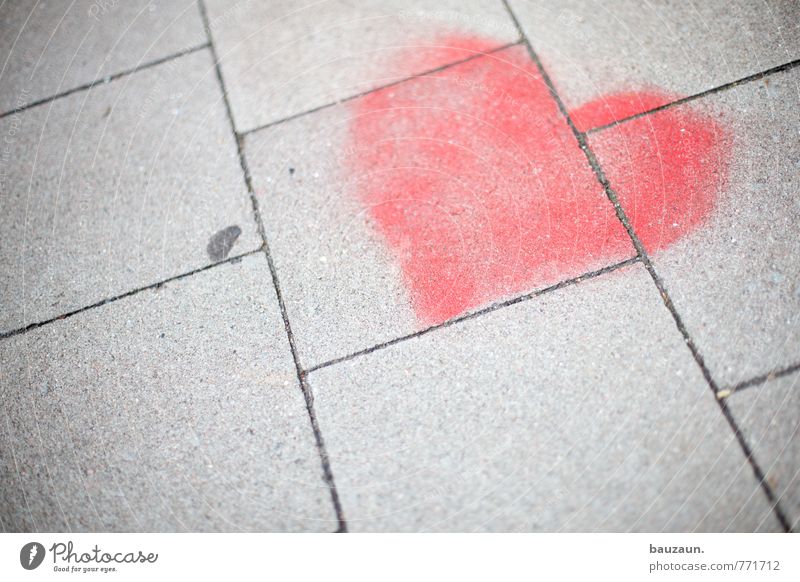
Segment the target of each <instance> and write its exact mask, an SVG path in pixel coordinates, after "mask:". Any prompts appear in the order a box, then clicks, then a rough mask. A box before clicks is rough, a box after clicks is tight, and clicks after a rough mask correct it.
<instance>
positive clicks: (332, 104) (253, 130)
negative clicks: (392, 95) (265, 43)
mask: <svg viewBox="0 0 800 582" xmlns="http://www.w3.org/2000/svg"><path fill="white" fill-rule="evenodd" d="M522 43H523V41H522V39H520V40H515V41H514V42H510V43H507V44H504V45H502V46H498V47H495V48H493V49H489V50H488V51H486V52H482V53H476V54H474V55H470V56H468V57H466V58H464V59H461V60H458V61H453V62H452V63H447V64H445V65H440V66H438V67H436V68H434V69H429V70H427V71H424V72H422V73H418V74H416V75H410V76H408V77H404V78H402V79H398V80H397V81H392V82H391V83H386V84H385V85H381V86H379V87H375V88H373V89H368V90H366V91H362V92H360V93H356V94H355V95H350V96H349V97H343V98H341V99H338V100H337V101H331V102H330V103H325V104H324V105H319V106H317V107H312V108H311V109H307V110H305V111H301V112H299V113H293V114H292V115H288V116H286V117H283V118H281V119H277V120H275V121H270V122H269V123H265V124H263V125H257V126H256V127H253V128H250V129H247V130H244V131H242V132H240V133H239V134H238V135H239V136H242V137H243V136H246V135H250V134H251V133H256V132H259V131H261V130H264V129H269V128H270V127H274V126H276V125H281V124H283V123H286V122H288V121H293V120H295V119H298V118H300V117H305V116H306V115H311V114H312V113H317V112H318V111H322V110H324V109H330V108H331V107H335V106H337V105H341V104H342V103H347V102H348V101H353V100H354V99H359V98H360V97H364V96H366V95H369V94H370V93H375V92H376V91H383V90H384V89H388V88H389V87H394V86H396V85H399V84H401V83H406V82H408V81H413V80H414V79H419V78H420V77H426V76H428V75H433V74H435V73H440V72H442V71H446V70H447V69H450V68H452V67H456V66H458V65H463V64H464V63H468V62H470V61H474V60H475V59H480V58H482V57H485V56H488V55H493V54H495V53H499V52H502V51H504V50H506V49H510V48H511V47H515V46H518V45H521V44H522Z"/></svg>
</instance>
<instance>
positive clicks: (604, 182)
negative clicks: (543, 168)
mask: <svg viewBox="0 0 800 582" xmlns="http://www.w3.org/2000/svg"><path fill="white" fill-rule="evenodd" d="M502 2H503V5H504V6H505V8H506V10H507V12H508V14H509V16H510V17H511V19H512V20H513V22H514V25H515V26H516V27H517V30H518V31H519V33H520V35H521V36H522V38H523V42H524V44H525V46H526V48H527V50H528V54H529V55H530V58H531V59H532V60H533V62H534V64H535V65H536V67H537V69H538V70H539V73H540V74H541V75H542V80H543V81H544V83H545V85H546V86H547V89H548V91H549V92H550V95H551V96H552V97H553V100H554V101H555V102H556V105H557V106H558V109H559V111H560V112H561V114H562V115H563V117H564V119H565V120H566V122H567V125H569V127H570V129H571V130H572V133H573V135H574V136H575V139H576V141H577V142H578V146H579V147H580V148H581V151H583V153H584V155H585V156H586V159H587V161H588V163H589V166H590V167H591V168H592V171H593V172H594V174H595V176H596V178H597V180H598V181H599V182H600V184H601V186H602V187H603V190H604V191H605V193H606V196H607V197H608V199H609V200H610V201H611V203H612V205H613V206H614V210H615V211H616V214H617V218H618V219H619V220H620V222H621V223H622V225H623V227H624V228H625V230H626V231H627V232H628V236H630V238H631V242H632V243H633V246H634V247H635V248H636V252H637V253H638V256H639V257H640V258H641V260H642V263H643V264H644V266H645V268H646V269H647V272H648V273H649V274H650V277H651V278H652V280H653V283H654V284H655V286H656V288H657V289H658V291H659V293H660V295H661V299H662V300H663V302H664V305H665V306H666V308H667V309H668V310H669V312H670V314H671V315H672V318H673V320H674V321H675V325H676V326H677V328H678V331H680V333H681V335H682V336H683V338H684V341H685V343H686V345H687V347H688V348H689V350H690V351H691V353H692V356H693V357H694V360H695V362H696V363H697V365H698V366H699V367H700V370H701V372H702V374H703V377H704V378H705V380H706V382H707V383H708V385H709V387H710V389H711V391H712V392H713V393H714V395H715V397H716V395H717V393H718V392H719V388H718V386H717V384H716V382H715V381H714V378H713V377H712V376H711V373H710V371H709V370H708V368H707V366H706V365H705V361H704V360H703V356H702V354H701V353H700V350H699V349H698V348H697V345H696V344H695V342H694V340H693V339H692V338H691V336H690V335H689V332H688V330H687V329H686V327H685V326H684V324H683V320H682V319H681V316H680V314H679V313H678V311H677V309H676V308H675V305H674V304H673V302H672V299H671V298H670V296H669V293H668V292H667V289H666V286H665V285H664V282H663V281H662V280H661V278H660V277H659V275H658V273H657V272H656V270H655V267H654V266H653V263H652V262H651V260H650V257H649V256H648V254H647V251H646V250H645V248H644V245H643V244H642V242H641V240H640V239H639V237H638V236H637V234H636V232H635V231H634V229H633V226H632V225H631V223H630V221H629V219H628V217H627V215H626V214H625V211H624V209H623V208H622V205H621V204H620V203H619V199H618V198H617V194H616V192H615V191H614V189H613V188H612V187H611V184H610V183H609V181H608V178H607V177H606V175H605V172H604V171H603V169H602V167H601V166H600V163H599V161H598V160H597V157H596V156H595V154H594V152H593V151H592V149H591V148H590V147H589V143H588V141H587V139H586V134H585V133H584V132H582V131H580V130H578V128H577V127H576V126H575V123H574V122H573V120H572V118H571V117H570V115H569V111H567V108H566V106H565V105H564V101H563V100H562V99H561V97H560V95H559V94H558V92H557V91H556V88H555V85H554V84H553V81H552V79H551V78H550V75H549V74H548V73H547V71H546V70H545V68H544V66H543V65H542V62H541V60H540V59H539V57H538V55H537V54H536V51H534V50H533V45H532V44H531V42H530V40H529V39H528V36H527V35H526V34H525V31H524V30H523V28H522V25H521V24H520V22H519V20H518V19H517V16H516V14H514V11H513V10H512V9H511V6H510V5H509V4H508V0H502ZM715 399H716V401H717V404H718V405H719V407H720V410H721V412H722V414H723V416H724V417H725V419H726V420H727V421H728V425H729V426H730V428H731V430H732V431H733V433H734V436H735V437H736V440H737V441H738V442H739V445H740V447H741V449H742V452H743V453H744V455H745V457H746V458H747V461H748V462H749V463H750V467H751V468H752V470H753V474H754V476H755V478H756V480H757V481H758V482H759V484H760V485H761V489H762V491H763V492H764V495H766V497H767V500H768V501H769V503H770V505H771V506H772V509H773V512H774V514H775V517H776V518H777V519H778V521H779V522H780V524H781V526H782V527H783V529H784V530H785V531H787V532H788V531H791V524H790V522H789V520H788V519H787V517H786V514H785V513H784V511H783V509H782V508H781V506H780V503H779V499H778V498H777V497H776V495H775V493H774V492H773V490H772V487H771V486H770V484H769V483H767V480H766V478H765V475H764V472H763V471H762V470H761V467H760V466H759V465H758V462H757V461H756V459H755V457H754V456H753V452H752V450H751V448H750V445H749V444H748V443H747V441H746V439H745V438H744V435H743V433H742V431H741V429H740V428H739V426H738V425H737V423H736V419H734V417H733V414H731V412H730V410H729V409H728V406H727V404H726V403H725V401H724V400H721V399H719V398H715Z"/></svg>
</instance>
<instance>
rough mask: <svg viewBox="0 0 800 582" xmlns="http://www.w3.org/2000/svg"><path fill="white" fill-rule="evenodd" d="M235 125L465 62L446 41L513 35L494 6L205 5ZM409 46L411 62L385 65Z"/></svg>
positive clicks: (335, 0) (378, 2) (283, 1)
mask: <svg viewBox="0 0 800 582" xmlns="http://www.w3.org/2000/svg"><path fill="white" fill-rule="evenodd" d="M207 5H208V13H209V19H210V22H211V29H212V35H213V38H214V42H215V43H216V45H217V47H218V48H219V53H220V59H221V60H222V71H223V75H224V78H225V84H226V86H227V88H228V92H229V94H230V97H231V101H232V104H233V111H234V117H235V119H236V127H237V129H238V130H239V131H246V130H248V129H252V128H254V127H257V126H260V125H264V124H266V123H271V122H274V121H278V120H279V119H283V118H285V117H288V116H290V115H294V114H297V113H302V112H304V111H307V110H310V109H313V108H315V107H319V106H321V105H326V104H328V103H331V102H335V101H338V100H339V99H343V98H346V97H351V96H353V95H356V94H358V93H361V92H363V91H366V90H368V89H372V88H375V87H379V86H382V85H385V84H387V83H390V82H392V81H396V80H398V79H403V78H406V77H409V76H411V75H414V74H418V73H422V72H424V71H426V70H428V69H429V68H433V67H435V66H438V65H444V64H447V63H449V62H453V61H456V60H460V59H463V58H467V57H469V56H471V55H473V54H474V52H473V51H470V50H457V48H454V44H453V43H450V42H447V40H446V39H447V38H448V37H449V36H451V35H455V34H458V35H469V36H478V37H482V38H484V39H485V40H486V41H487V42H486V44H485V46H486V47H487V48H492V47H497V46H501V45H503V44H506V43H510V42H514V41H516V40H518V38H519V34H518V32H517V30H516V29H515V27H514V25H513V22H512V21H511V19H510V18H509V16H508V14H507V13H506V12H505V10H504V8H503V5H502V4H501V3H500V2H496V1H494V0H467V1H463V0H462V1H455V0H446V1H443V2H437V3H436V4H435V5H431V4H430V3H428V2H424V1H420V0H411V1H405V2H403V1H396V0H392V1H389V2H386V1H382V0H368V1H364V2H359V3H358V4H353V3H351V2H347V1H344V0H328V1H323V2H316V3H313V4H307V5H305V6H303V5H298V4H297V3H296V2H291V1H289V0H279V1H277V2H276V1H273V2H264V3H261V2H253V1H244V2H235V3H230V2H226V1H225V0H209V1H208V2H207ZM409 46H410V47H417V49H418V51H417V52H418V58H419V60H412V61H403V62H394V61H393V60H392V59H391V57H392V56H393V52H395V51H396V50H397V49H398V48H401V47H409Z"/></svg>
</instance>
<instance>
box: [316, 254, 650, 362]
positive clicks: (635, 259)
mask: <svg viewBox="0 0 800 582" xmlns="http://www.w3.org/2000/svg"><path fill="white" fill-rule="evenodd" d="M640 260H641V259H640V258H639V257H631V258H630V259H625V260H624V261H621V262H619V263H614V264H613V265H608V266H606V267H603V268H602V269H598V270H596V271H589V272H587V273H584V274H582V275H579V276H577V277H573V278H572V279H565V280H564V281H560V282H558V283H555V284H554V285H550V286H549V287H544V288H542V289H537V290H536V291H532V292H530V293H525V294H524V295H518V296H516V297H514V298H512V299H508V300H506V301H501V302H498V303H492V304H491V305H489V306H487V307H484V308H483V309H479V310H477V311H471V312H469V313H467V314H465V315H461V316H459V317H454V318H453V319H448V320H447V321H445V322H442V323H438V324H436V325H432V326H430V327H426V328H425V329H421V330H420V331H416V332H414V333H410V334H408V335H403V336H400V337H397V338H394V339H391V340H389V341H386V342H382V343H379V344H375V345H374V346H370V347H368V348H365V349H363V350H359V351H357V352H353V353H351V354H347V355H346V356H341V357H339V358H334V359H333V360H328V361H327V362H323V363H322V364H317V365H316V366H312V367H311V368H309V369H307V370H306V371H305V373H306V374H310V373H311V372H316V371H317V370H321V369H323V368H328V367H330V366H334V365H336V364H341V363H342V362H346V361H348V360H352V359H354V358H358V357H360V356H365V355H367V354H371V353H372V352H376V351H378V350H382V349H384V348H388V347H390V346H393V345H395V344H399V343H402V342H405V341H407V340H410V339H415V338H418V337H421V336H423V335H427V334H429V333H430V332H432V331H436V330H437V329H442V328H445V327H450V326H451V325H454V324H457V323H461V322H464V321H467V320H470V319H475V318H477V317H480V316H482V315H486V314H488V313H492V312H493V311H497V310H499V309H503V308H505V307H510V306H512V305H516V304H517V303H522V302H523V301H528V300H530V299H533V298H534V297H539V296H540V295H544V294H545V293H550V292H551V291H556V290H558V289H563V288H564V287H569V286H570V285H575V284H577V283H580V282H581V281H585V280H587V279H594V278H595V277H599V276H600V275H603V274H605V273H610V272H612V271H616V270H617V269H621V268H623V267H627V266H628V265H633V264H635V263H638V262H640Z"/></svg>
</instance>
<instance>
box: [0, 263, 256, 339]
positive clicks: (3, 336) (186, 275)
mask: <svg viewBox="0 0 800 582" xmlns="http://www.w3.org/2000/svg"><path fill="white" fill-rule="evenodd" d="M259 252H261V249H260V248H257V249H255V250H252V251H247V252H245V253H242V254H239V255H236V256H233V257H228V258H226V259H223V260H221V261H217V262H216V263H211V264H209V265H204V266H202V267H199V268H197V269H193V270H191V271H186V272H185V273H179V274H178V275H173V276H172V277H167V278H166V279H162V280H161V281H157V282H156V283H150V284H149V285H144V286H142V287H136V288H135V289H131V290H130V291H125V292H124V293H120V294H119V295H113V296H111V297H107V298H105V299H101V300H100V301H96V302H95V303H90V304H89V305H84V306H83V307H79V308H77V309H73V310H72V311H67V312H66V313H62V314H61V315H56V316H55V317H51V318H49V319H44V320H42V321H37V322H34V323H29V324H28V325H26V326H24V327H20V328H17V329H12V330H10V331H4V332H0V341H2V340H4V339H6V338H10V337H13V336H15V335H22V334H24V333H28V332H29V331H33V330H34V329H38V328H40V327H44V326H46V325H50V324H51V323H55V322H56V321H61V320H62V319H69V318H70V317H72V316H74V315H78V314H79V313H83V312H84V311H88V310H90V309H95V308H97V307H102V306H103V305H108V304H110V303H115V302H116V301H119V300H120V299H125V298H126V297H132V296H133V295H138V294H139V293H141V292H142V291H148V290H151V289H158V288H159V287H162V286H163V285H166V284H167V283H172V282H174V281H180V280H181V279H187V278H189V277H192V276H193V275H197V274H198V273H202V272H203V271H208V270H210V269H213V268H215V267H219V266H220V265H228V264H231V263H238V262H239V261H241V260H242V259H243V258H245V257H249V256H250V255H254V254H256V253H259Z"/></svg>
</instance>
